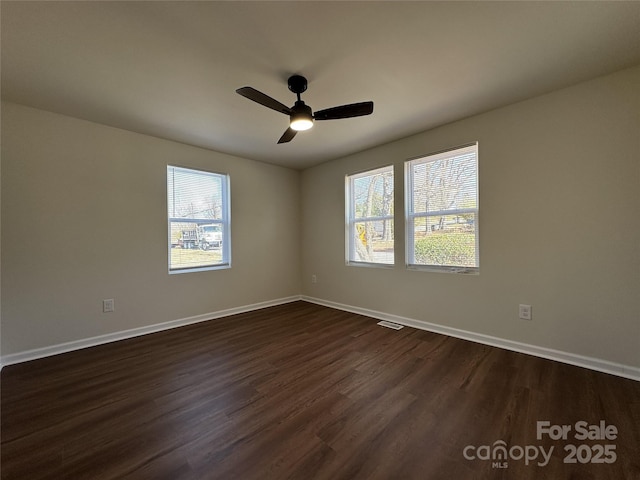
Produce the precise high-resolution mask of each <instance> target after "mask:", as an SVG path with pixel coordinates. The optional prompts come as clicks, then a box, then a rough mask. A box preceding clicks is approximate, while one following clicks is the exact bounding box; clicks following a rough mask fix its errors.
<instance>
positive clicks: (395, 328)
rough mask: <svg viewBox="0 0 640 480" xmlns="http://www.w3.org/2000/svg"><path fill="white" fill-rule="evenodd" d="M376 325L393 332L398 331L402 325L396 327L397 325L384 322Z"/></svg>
mask: <svg viewBox="0 0 640 480" xmlns="http://www.w3.org/2000/svg"><path fill="white" fill-rule="evenodd" d="M378 325H382V326H383V327H387V328H393V329H394V330H400V329H401V328H402V327H404V325H398V324H397V323H392V322H387V321H386V320H382V321H381V322H378Z"/></svg>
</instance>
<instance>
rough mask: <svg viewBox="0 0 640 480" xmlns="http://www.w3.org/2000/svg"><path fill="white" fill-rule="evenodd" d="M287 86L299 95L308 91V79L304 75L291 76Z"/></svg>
mask: <svg viewBox="0 0 640 480" xmlns="http://www.w3.org/2000/svg"><path fill="white" fill-rule="evenodd" d="M287 84H288V85H289V90H291V91H292V92H293V93H296V94H298V95H300V94H301V93H302V92H304V91H305V90H306V89H307V79H306V78H304V77H303V76H302V75H292V76H290V77H289V80H288V81H287Z"/></svg>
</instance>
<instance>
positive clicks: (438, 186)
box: [412, 152, 478, 213]
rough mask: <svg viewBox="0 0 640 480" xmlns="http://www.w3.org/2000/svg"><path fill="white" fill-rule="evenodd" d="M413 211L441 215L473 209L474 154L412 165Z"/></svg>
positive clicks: (475, 168) (427, 160)
mask: <svg viewBox="0 0 640 480" xmlns="http://www.w3.org/2000/svg"><path fill="white" fill-rule="evenodd" d="M412 178H413V212H414V213H422V212H425V213H427V212H442V211H445V210H457V209H462V208H476V206H477V200H476V192H477V188H478V186H477V178H478V174H477V161H476V154H475V152H472V153H463V154H461V155H451V156H448V157H445V158H439V159H435V160H429V157H427V159H424V161H422V162H414V163H413V164H412Z"/></svg>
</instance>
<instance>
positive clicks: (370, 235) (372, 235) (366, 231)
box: [353, 220, 393, 265]
mask: <svg viewBox="0 0 640 480" xmlns="http://www.w3.org/2000/svg"><path fill="white" fill-rule="evenodd" d="M353 242H354V247H355V248H354V250H355V251H354V254H355V256H354V258H353V260H354V261H356V262H369V263H385V264H390V265H392V264H393V220H375V221H368V222H355V229H354V239H353Z"/></svg>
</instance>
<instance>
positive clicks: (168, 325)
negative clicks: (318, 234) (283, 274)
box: [0, 295, 302, 368]
mask: <svg viewBox="0 0 640 480" xmlns="http://www.w3.org/2000/svg"><path fill="white" fill-rule="evenodd" d="M301 299H302V297H301V296H300V295H295V296H292V297H285V298H278V299H276V300H269V301H266V302H260V303H253V304H251V305H244V306H241V307H234V308H228V309H226V310H219V311H217V312H211V313H204V314H202V315H196V316H193V317H187V318H181V319H178V320H171V321H168V322H163V323H156V324H154V325H149V326H146V327H139V328H132V329H130V330H123V331H120V332H114V333H108V334H106V335H98V336H97V337H91V338H84V339H81V340H74V341H72V342H66V343H60V344H58V345H51V346H49V347H43V348H36V349H33V350H26V351H24V352H18V353H12V354H10V355H5V356H3V357H2V362H1V365H0V368H1V367H5V366H7V365H12V364H15V363H22V362H28V361H29V360H36V359H38V358H43V357H49V356H51V355H58V354H60V353H66V352H71V351H73V350H80V349H82V348H87V347H94V346H96V345H102V344H105V343H110V342H116V341H118V340H125V339H127V338H133V337H139V336H141V335H147V334H149V333H155V332H161V331H163V330H170V329H172V328H177V327H182V326H185V325H191V324H193V323H199V322H206V321H208V320H214V319H216V318H222V317H228V316H229V315H236V314H238V313H245V312H251V311H253V310H259V309H261V308H267V307H273V306H275V305H282V304H285V303H290V302H295V301H297V300H301Z"/></svg>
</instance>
